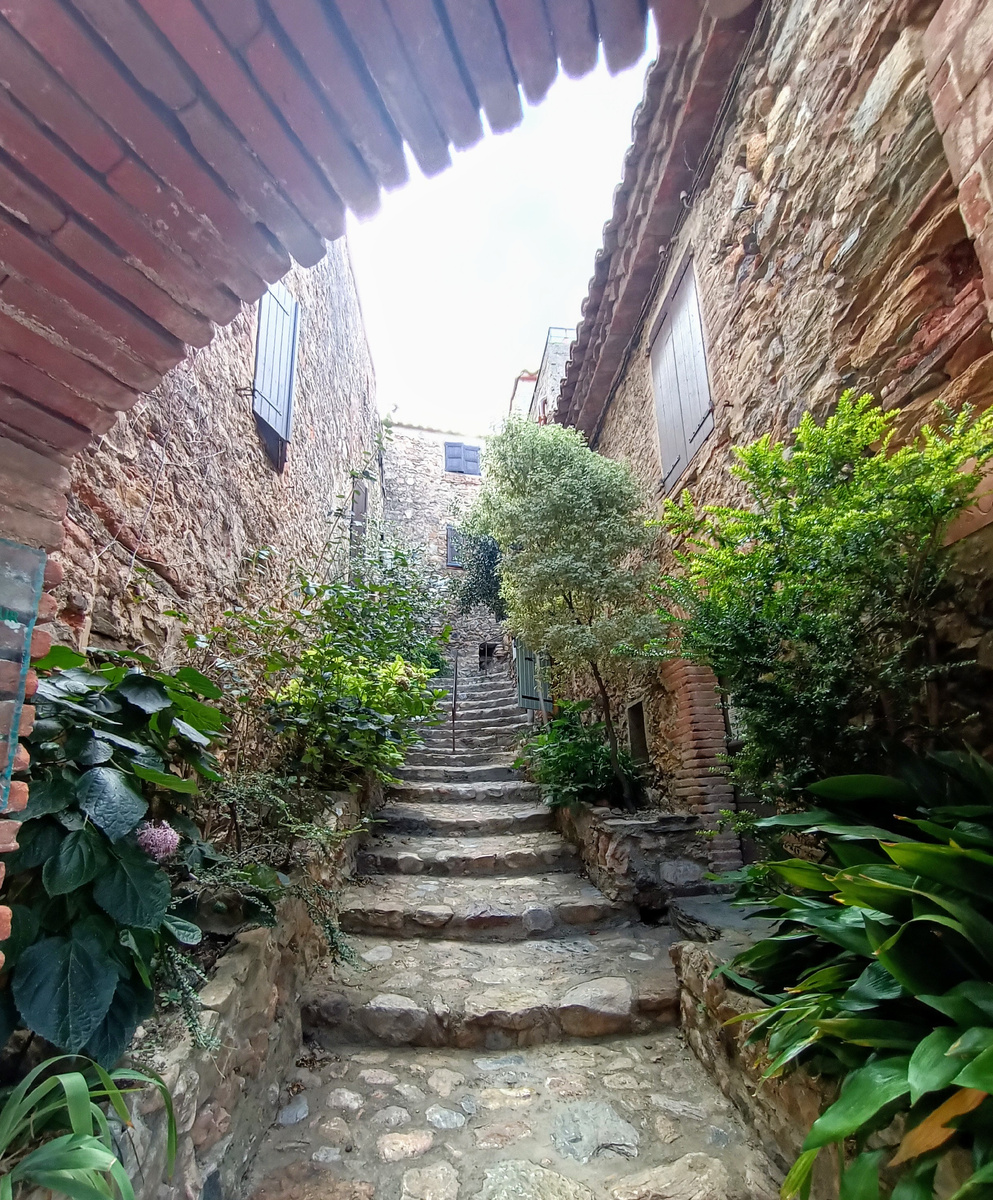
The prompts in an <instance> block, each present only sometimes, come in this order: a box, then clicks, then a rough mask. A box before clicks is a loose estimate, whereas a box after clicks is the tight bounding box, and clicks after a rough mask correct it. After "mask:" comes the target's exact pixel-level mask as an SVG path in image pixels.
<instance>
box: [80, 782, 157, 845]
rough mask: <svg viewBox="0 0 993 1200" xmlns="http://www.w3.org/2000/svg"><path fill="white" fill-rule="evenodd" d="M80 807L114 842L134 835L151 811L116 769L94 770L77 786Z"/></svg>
mask: <svg viewBox="0 0 993 1200" xmlns="http://www.w3.org/2000/svg"><path fill="white" fill-rule="evenodd" d="M76 799H77V802H78V804H79V807H80V808H81V809H82V810H83V812H84V813H86V815H87V816H88V817H89V818H90V820H91V821H92V822H93V823H94V825H98V826H99V827H100V828H101V829H102V830H103V831H104V833H105V834H106V835H107V837H109V838H110V840H111V841H112V842H117V841H120V839H121V838H122V837H124V836H125V834H128V833H130V832H131V830H132V829H134V827H135V826H136V825H137V824H138V822H139V821H140V820H141V819H142V817H143V816H144V815H145V813H146V812H147V810H148V804H147V803H146V802H145V800H144V799H143V798H142V797H141V796H140V795H139V794H138V793H137V792H136V791H135V790H134V788H133V787H132V786H131V784H130V783H129V782H128V777H127V776H126V775H125V774H124V773H123V772H122V771H118V770H116V769H115V768H114V767H92V768H91V769H90V770H89V771H86V772H85V773H84V774H83V775H81V776H80V777H79V781H78V782H77V784H76Z"/></svg>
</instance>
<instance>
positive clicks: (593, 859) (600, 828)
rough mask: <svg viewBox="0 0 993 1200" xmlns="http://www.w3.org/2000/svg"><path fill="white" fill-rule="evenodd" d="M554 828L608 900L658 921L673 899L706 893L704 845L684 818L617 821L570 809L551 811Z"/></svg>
mask: <svg viewBox="0 0 993 1200" xmlns="http://www.w3.org/2000/svg"><path fill="white" fill-rule="evenodd" d="M555 824H556V826H557V827H558V829H559V832H560V833H561V834H562V836H563V837H564V838H566V839H567V840H568V841H570V842H572V843H573V844H574V845H575V846H576V847H577V849H578V850H579V856H580V858H581V859H582V861H583V865H584V867H585V868H586V874H587V876H588V877H589V879H590V881H591V882H592V883H594V884H595V885H596V886H597V887H598V888H599V889H600V891H601V892H603V894H604V895H605V896H606V897H607V898H608V899H609V900H623V901H625V902H627V903H631V904H635V905H636V906H637V907H638V908H639V909H641V910H642V911H643V912H644V913H645V914H646V915H652V916H654V917H656V918H662V917H663V916H664V915H665V912H666V909H667V908H668V905H669V901H670V900H671V899H673V897H676V896H693V895H698V894H699V893H701V892H709V891H710V890H711V885H710V884H709V883H708V882H707V880H706V878H705V876H706V873H707V871H708V869H709V867H710V854H709V846H708V843H707V841H705V840H704V839H703V838H701V837H699V836H698V835H699V832H700V828H701V825H700V822H699V821H698V820H697V819H696V818H695V817H693V816H691V815H689V814H686V813H665V814H662V815H659V816H647V817H646V816H630V815H623V816H621V815H618V814H616V813H614V812H612V811H611V810H610V809H609V808H594V807H593V806H592V805H590V804H573V805H567V806H563V807H561V808H557V809H556V810H555Z"/></svg>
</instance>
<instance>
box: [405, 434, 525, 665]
mask: <svg viewBox="0 0 993 1200" xmlns="http://www.w3.org/2000/svg"><path fill="white" fill-rule="evenodd" d="M384 440H385V445H384V450H383V480H384V485H383V524H384V527H385V530H386V532H387V535H388V536H391V537H394V538H395V539H396V540H397V541H399V542H400V543H401V544H402V545H406V546H410V547H412V548H415V549H419V550H421V551H423V553H424V558H425V562H426V565H427V566H428V568H429V569H430V570H431V571H432V572H434V573H436V574H437V576H438V577H439V579H440V580H441V581H443V582H444V583H446V585H447V582H448V581H450V580H453V579H456V578H458V576H459V575H460V574H461V571H462V559H461V554H460V545H459V538H458V535H457V533H456V530H457V527H458V525H459V524H460V523H461V522H462V520H463V519H464V518H465V516H466V515H467V514H468V512H469V509H470V508H471V507H472V503H473V501H474V499H475V498H476V494H477V493H478V491H479V487H480V485H481V484H482V482H483V474H482V473H483V469H484V454H483V452H484V448H485V441H486V439H485V437H482V436H479V435H471V434H465V433H453V432H446V431H444V430H439V429H425V428H422V427H419V426H413V425H392V426H389V427H388V429H387V430H386V436H385V439H384ZM447 620H448V622H449V623H450V624H451V626H452V629H453V633H452V641H451V648H452V650H453V651H454V650H455V649H456V648H457V649H458V651H459V662H460V670H461V669H463V668H465V669H467V670H469V671H470V672H473V671H475V670H477V669H478V668H482V669H486V667H487V666H488V665H489V660H491V659H492V658H493V657H494V655H495V656H496V657H502V655H503V634H502V632H501V630H500V628H499V625H498V623H497V622H496V621H495V620H494V618H493V616H492V614H491V613H489V612H487V611H485V610H484V609H481V608H477V609H475V610H473V612H471V613H470V614H468V615H467V616H466V615H462V614H459V613H458V612H456V611H455V609H454V606H452V607H450V608H449V611H448V615H447Z"/></svg>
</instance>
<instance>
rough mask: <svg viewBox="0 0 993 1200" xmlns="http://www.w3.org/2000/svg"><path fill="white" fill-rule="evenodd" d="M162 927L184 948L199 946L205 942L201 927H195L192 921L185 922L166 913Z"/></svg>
mask: <svg viewBox="0 0 993 1200" xmlns="http://www.w3.org/2000/svg"><path fill="white" fill-rule="evenodd" d="M162 925H163V928H165V929H167V930H168V931H169V932H170V933H171V934H172V936H173V937H174V938H175V939H176V941H177V942H181V943H182V945H184V946H198V945H199V944H200V942H201V941H203V930H202V929H201V928H200V926H199V925H194V924H193V922H192V921H184V920H183V919H182V917H177V916H174V915H173V914H172V913H166V915H165V917H164V918H163V921H162Z"/></svg>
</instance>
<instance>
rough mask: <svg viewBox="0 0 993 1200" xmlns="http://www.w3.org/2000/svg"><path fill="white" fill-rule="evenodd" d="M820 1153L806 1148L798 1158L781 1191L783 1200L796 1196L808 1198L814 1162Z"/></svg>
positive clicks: (803, 1198)
mask: <svg viewBox="0 0 993 1200" xmlns="http://www.w3.org/2000/svg"><path fill="white" fill-rule="evenodd" d="M819 1153H820V1151H819V1150H804V1151H803V1153H802V1154H801V1155H800V1156H799V1158H797V1160H796V1162H795V1163H794V1164H793V1166H792V1167H790V1170H789V1173H788V1174H787V1176H786V1178H785V1179H784V1180H783V1186H782V1187H781V1188H780V1191H779V1195H780V1197H781V1200H793V1197H794V1196H799V1197H800V1200H807V1198H808V1197H809V1195H810V1184H811V1177H812V1175H813V1173H814V1164H815V1163H816V1161H817V1155H818V1154H819Z"/></svg>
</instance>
